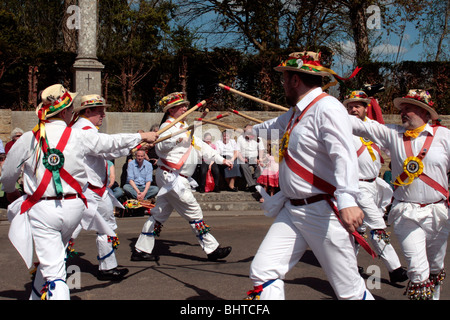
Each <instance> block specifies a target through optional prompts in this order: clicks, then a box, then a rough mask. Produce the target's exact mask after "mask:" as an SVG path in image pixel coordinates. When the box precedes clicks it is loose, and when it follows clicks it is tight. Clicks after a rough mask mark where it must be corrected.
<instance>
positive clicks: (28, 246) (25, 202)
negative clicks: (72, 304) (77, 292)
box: [1, 84, 157, 299]
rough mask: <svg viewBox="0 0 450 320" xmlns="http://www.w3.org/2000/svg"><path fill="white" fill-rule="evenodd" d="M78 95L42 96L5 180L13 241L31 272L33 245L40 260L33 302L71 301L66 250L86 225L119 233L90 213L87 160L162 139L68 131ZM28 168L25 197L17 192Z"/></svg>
mask: <svg viewBox="0 0 450 320" xmlns="http://www.w3.org/2000/svg"><path fill="white" fill-rule="evenodd" d="M76 95H77V93H72V92H69V91H67V90H66V89H65V88H64V87H63V86H62V85H59V84H56V85H52V86H50V87H48V88H46V89H45V90H44V91H43V92H42V95H41V97H42V103H41V104H39V106H38V107H37V109H36V113H37V115H38V117H39V124H38V125H37V126H36V127H35V129H34V130H33V131H28V132H26V133H24V134H23V136H22V137H21V138H20V139H19V140H17V142H16V143H15V144H14V145H13V146H12V148H11V150H10V151H9V153H8V157H7V159H6V161H5V165H4V169H5V170H4V171H3V173H2V177H1V179H2V183H3V186H4V190H5V192H6V193H7V196H8V199H9V200H10V201H11V202H12V201H14V202H13V203H11V205H9V207H8V217H9V220H10V221H11V226H10V231H9V238H10V240H11V242H12V243H13V245H14V246H15V247H16V249H17V250H18V251H19V253H20V254H21V256H22V258H23V259H24V261H25V263H26V265H27V267H28V268H30V267H31V266H32V258H33V241H34V246H35V253H36V256H37V258H38V259H39V267H38V270H37V274H36V279H35V281H34V283H33V292H32V294H31V298H32V299H36V298H41V299H70V292H69V287H68V286H67V284H66V283H65V280H66V266H65V257H66V247H67V244H68V241H69V239H70V237H71V236H72V234H73V232H74V230H75V228H76V227H77V226H78V225H79V224H80V223H82V225H83V226H84V227H85V228H90V227H93V228H96V229H99V230H100V232H107V233H112V235H114V233H113V232H112V230H110V228H109V227H108V226H107V225H106V224H105V223H104V221H103V219H102V218H101V217H100V216H99V215H98V213H97V212H95V214H94V212H93V211H92V210H89V208H87V209H86V206H87V200H86V197H85V196H84V194H83V189H84V188H85V187H86V186H87V183H88V176H87V174H86V170H85V166H84V157H85V156H87V155H92V156H95V155H97V154H98V153H103V152H112V151H119V150H120V149H123V148H127V149H131V148H133V147H134V146H136V145H137V144H138V143H139V142H140V141H141V140H146V141H148V142H150V143H151V142H153V141H155V139H156V138H157V135H156V134H155V133H149V132H146V133H142V134H126V135H125V134H123V135H115V136H110V135H99V134H96V133H94V132H93V131H92V130H78V129H72V128H70V127H68V124H69V123H70V121H71V119H72V113H73V105H72V102H73V99H74V98H75V96H76ZM22 166H23V181H24V191H25V193H26V194H25V195H24V196H20V193H19V191H18V190H17V189H15V185H16V181H17V178H18V176H19V175H20V173H21V168H22ZM102 222H103V225H102ZM41 289H42V290H41Z"/></svg>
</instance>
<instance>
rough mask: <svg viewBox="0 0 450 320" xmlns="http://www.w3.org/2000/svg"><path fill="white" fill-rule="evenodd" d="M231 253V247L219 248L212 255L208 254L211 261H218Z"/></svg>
mask: <svg viewBox="0 0 450 320" xmlns="http://www.w3.org/2000/svg"><path fill="white" fill-rule="evenodd" d="M230 252H231V247H224V248H220V247H219V248H217V249H216V250H214V251H213V252H211V253H210V254H208V260H209V261H216V260H217V259H223V258H225V257H226V256H228V255H229V254H230Z"/></svg>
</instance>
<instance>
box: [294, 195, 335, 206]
mask: <svg viewBox="0 0 450 320" xmlns="http://www.w3.org/2000/svg"><path fill="white" fill-rule="evenodd" d="M329 197H330V196H329V195H327V194H318V195H315V196H312V197H309V198H305V199H289V201H290V202H291V204H292V205H293V206H304V205H306V204H311V203H315V202H319V201H322V200H326V199H327V198H329Z"/></svg>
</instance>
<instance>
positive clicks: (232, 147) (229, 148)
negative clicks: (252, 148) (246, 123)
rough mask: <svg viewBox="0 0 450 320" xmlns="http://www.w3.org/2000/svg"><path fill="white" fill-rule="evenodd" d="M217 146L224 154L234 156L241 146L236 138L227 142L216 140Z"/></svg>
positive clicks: (228, 156)
mask: <svg viewBox="0 0 450 320" xmlns="http://www.w3.org/2000/svg"><path fill="white" fill-rule="evenodd" d="M216 147H217V150H218V151H219V153H220V154H221V155H222V156H226V157H227V158H232V157H233V156H234V152H235V151H239V147H238V145H237V143H236V141H235V140H234V139H229V140H228V142H227V143H223V140H218V141H217V142H216Z"/></svg>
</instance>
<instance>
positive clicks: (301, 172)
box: [284, 93, 377, 258]
mask: <svg viewBox="0 0 450 320" xmlns="http://www.w3.org/2000/svg"><path fill="white" fill-rule="evenodd" d="M326 95H327V94H326V93H323V94H321V95H319V96H318V97H317V98H316V99H314V100H313V101H312V102H311V103H310V104H309V105H308V106H307V107H306V108H305V109H304V110H303V111H302V113H301V114H300V116H299V117H298V119H297V120H296V121H295V123H294V125H293V126H292V128H291V129H290V132H292V129H294V127H295V126H296V125H297V124H298V123H299V122H300V120H301V119H302V118H303V116H304V115H305V113H306V111H308V109H309V108H311V107H312V106H313V105H314V104H315V103H316V102H318V101H319V100H320V99H322V98H323V97H325V96H326ZM284 159H285V161H286V165H287V166H288V167H289V169H291V170H292V171H293V172H294V173H295V174H297V175H298V176H299V177H300V178H302V179H304V180H305V181H306V182H308V183H310V184H311V185H313V186H314V187H316V188H318V189H320V190H322V191H324V192H325V193H327V195H328V196H327V197H326V198H325V200H326V201H327V202H328V204H329V205H330V207H331V208H332V209H333V211H334V213H335V214H336V216H337V218H338V220H339V221H340V222H341V223H342V221H341V218H340V215H339V210H338V208H337V207H336V205H335V204H334V202H333V201H332V198H334V192H335V191H336V187H335V186H333V185H332V184H330V183H328V182H327V181H325V180H323V179H322V178H320V177H318V176H316V175H315V174H314V173H312V172H310V171H309V170H307V169H306V168H304V167H303V166H301V165H300V164H299V163H298V162H296V161H295V160H294V159H293V158H292V157H291V156H290V155H289V153H288V150H287V149H286V152H285V155H284ZM352 235H353V237H354V238H355V240H356V241H357V242H358V243H359V244H360V245H361V246H362V247H363V248H364V249H365V250H366V251H367V252H368V253H369V254H370V255H371V256H372V257H373V258H375V257H376V256H377V255H376V253H375V252H374V251H373V250H372V248H370V246H369V244H368V243H367V241H366V240H365V239H364V238H363V237H362V236H361V235H360V234H359V233H358V231H354V232H353V233H352Z"/></svg>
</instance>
